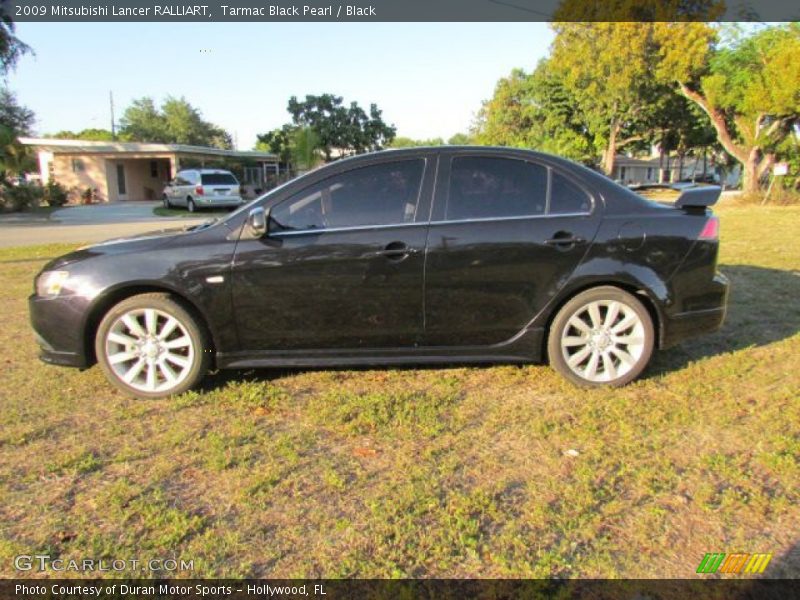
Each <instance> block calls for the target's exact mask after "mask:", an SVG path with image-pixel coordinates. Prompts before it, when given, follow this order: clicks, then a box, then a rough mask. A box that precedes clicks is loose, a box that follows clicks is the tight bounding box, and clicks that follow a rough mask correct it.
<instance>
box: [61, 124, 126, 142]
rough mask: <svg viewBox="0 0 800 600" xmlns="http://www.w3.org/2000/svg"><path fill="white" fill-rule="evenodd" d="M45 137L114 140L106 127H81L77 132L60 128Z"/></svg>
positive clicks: (91, 140) (97, 140) (90, 140)
mask: <svg viewBox="0 0 800 600" xmlns="http://www.w3.org/2000/svg"><path fill="white" fill-rule="evenodd" d="M45 137H50V138H55V139H60V140H86V141H89V142H111V141H113V140H114V134H113V133H111V132H110V131H109V130H108V129H99V128H94V127H92V128H88V129H82V130H81V131H79V132H77V133H76V132H74V131H69V130H62V131H59V132H57V133H53V134H51V135H46V136H45Z"/></svg>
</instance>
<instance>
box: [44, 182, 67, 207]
mask: <svg viewBox="0 0 800 600" xmlns="http://www.w3.org/2000/svg"><path fill="white" fill-rule="evenodd" d="M43 197H44V200H45V202H47V204H48V206H64V205H65V204H66V203H67V201H68V200H69V192H68V191H67V188H65V187H64V186H63V185H61V184H60V183H58V182H56V181H48V182H47V185H46V186H44V196H43Z"/></svg>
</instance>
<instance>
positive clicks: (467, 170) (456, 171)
mask: <svg viewBox="0 0 800 600" xmlns="http://www.w3.org/2000/svg"><path fill="white" fill-rule="evenodd" d="M546 205H547V168H546V167H544V166H542V165H536V164H532V163H529V162H526V161H523V160H515V159H509V158H493V157H472V156H466V157H456V158H454V159H453V162H452V167H451V170H450V193H449V195H448V199H447V208H446V211H445V215H446V216H445V219H446V220H450V221H457V220H463V219H482V218H504V217H521V216H529V215H531V216H532V215H542V214H544V212H545V208H546Z"/></svg>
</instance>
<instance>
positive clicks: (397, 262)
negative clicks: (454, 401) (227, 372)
mask: <svg viewBox="0 0 800 600" xmlns="http://www.w3.org/2000/svg"><path fill="white" fill-rule="evenodd" d="M432 160H434V159H433V158H431V157H428V158H416V159H408V160H397V159H395V160H392V161H386V160H385V159H384V161H383V162H379V163H375V164H371V165H368V166H362V167H357V168H353V169H351V170H349V171H345V172H343V173H340V174H338V175H334V176H332V177H329V178H327V179H324V180H323V181H321V182H319V183H316V184H313V185H311V186H309V187H308V188H306V189H304V190H302V191H300V192H297V193H295V194H293V195H292V196H290V197H289V198H287V199H285V200H284V201H282V202H280V203H279V204H278V205H276V206H273V207H272V208H271V215H270V233H269V235H268V236H266V237H265V238H263V239H260V240H242V241H240V242H239V244H238V245H237V248H236V256H235V260H234V266H233V298H234V307H235V310H236V322H237V325H238V332H239V337H240V340H241V346H242V350H243V351H245V352H253V351H256V352H259V351H260V352H267V353H268V352H270V351H272V352H276V353H280V352H282V351H286V350H321V351H326V350H327V351H330V350H333V351H336V350H343V349H362V350H364V349H376V348H394V347H398V346H413V345H414V344H416V343H417V342H418V341H419V339H420V337H421V334H422V326H423V309H422V302H423V263H424V249H425V238H426V231H427V226H428V214H425V213H427V212H428V211H426V210H425V209H424V208H423V207H424V206H425V205H427V206H428V207H429V204H428V202H429V197H430V194H431V191H430V190H431V188H432V172H433V169H432V168H430V165H429V163H430V162H431V161H432ZM426 167H427V168H426Z"/></svg>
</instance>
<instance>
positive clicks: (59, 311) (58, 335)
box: [28, 294, 89, 369]
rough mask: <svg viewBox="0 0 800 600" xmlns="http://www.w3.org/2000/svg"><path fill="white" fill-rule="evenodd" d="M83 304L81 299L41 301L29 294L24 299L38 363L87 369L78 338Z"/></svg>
mask: <svg viewBox="0 0 800 600" xmlns="http://www.w3.org/2000/svg"><path fill="white" fill-rule="evenodd" d="M84 303H85V299H84V298H81V297H79V296H63V297H62V296H56V297H53V298H42V297H40V296H37V295H36V294H33V295H32V296H30V297H29V298H28V308H29V311H30V318H31V325H32V327H33V331H34V333H35V336H36V342H37V343H38V344H39V348H40V353H39V358H40V359H41V360H42V361H44V362H46V363H48V364H52V365H60V366H64V367H77V368H81V369H82V368H86V367H87V366H89V365H88V360H87V353H86V351H85V348H84V341H83V337H82V335H81V332H82V327H81V323H82V321H83V318H82V317H83V314H84V312H83V310H82V308H83V307H82V305H83V304H84Z"/></svg>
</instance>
